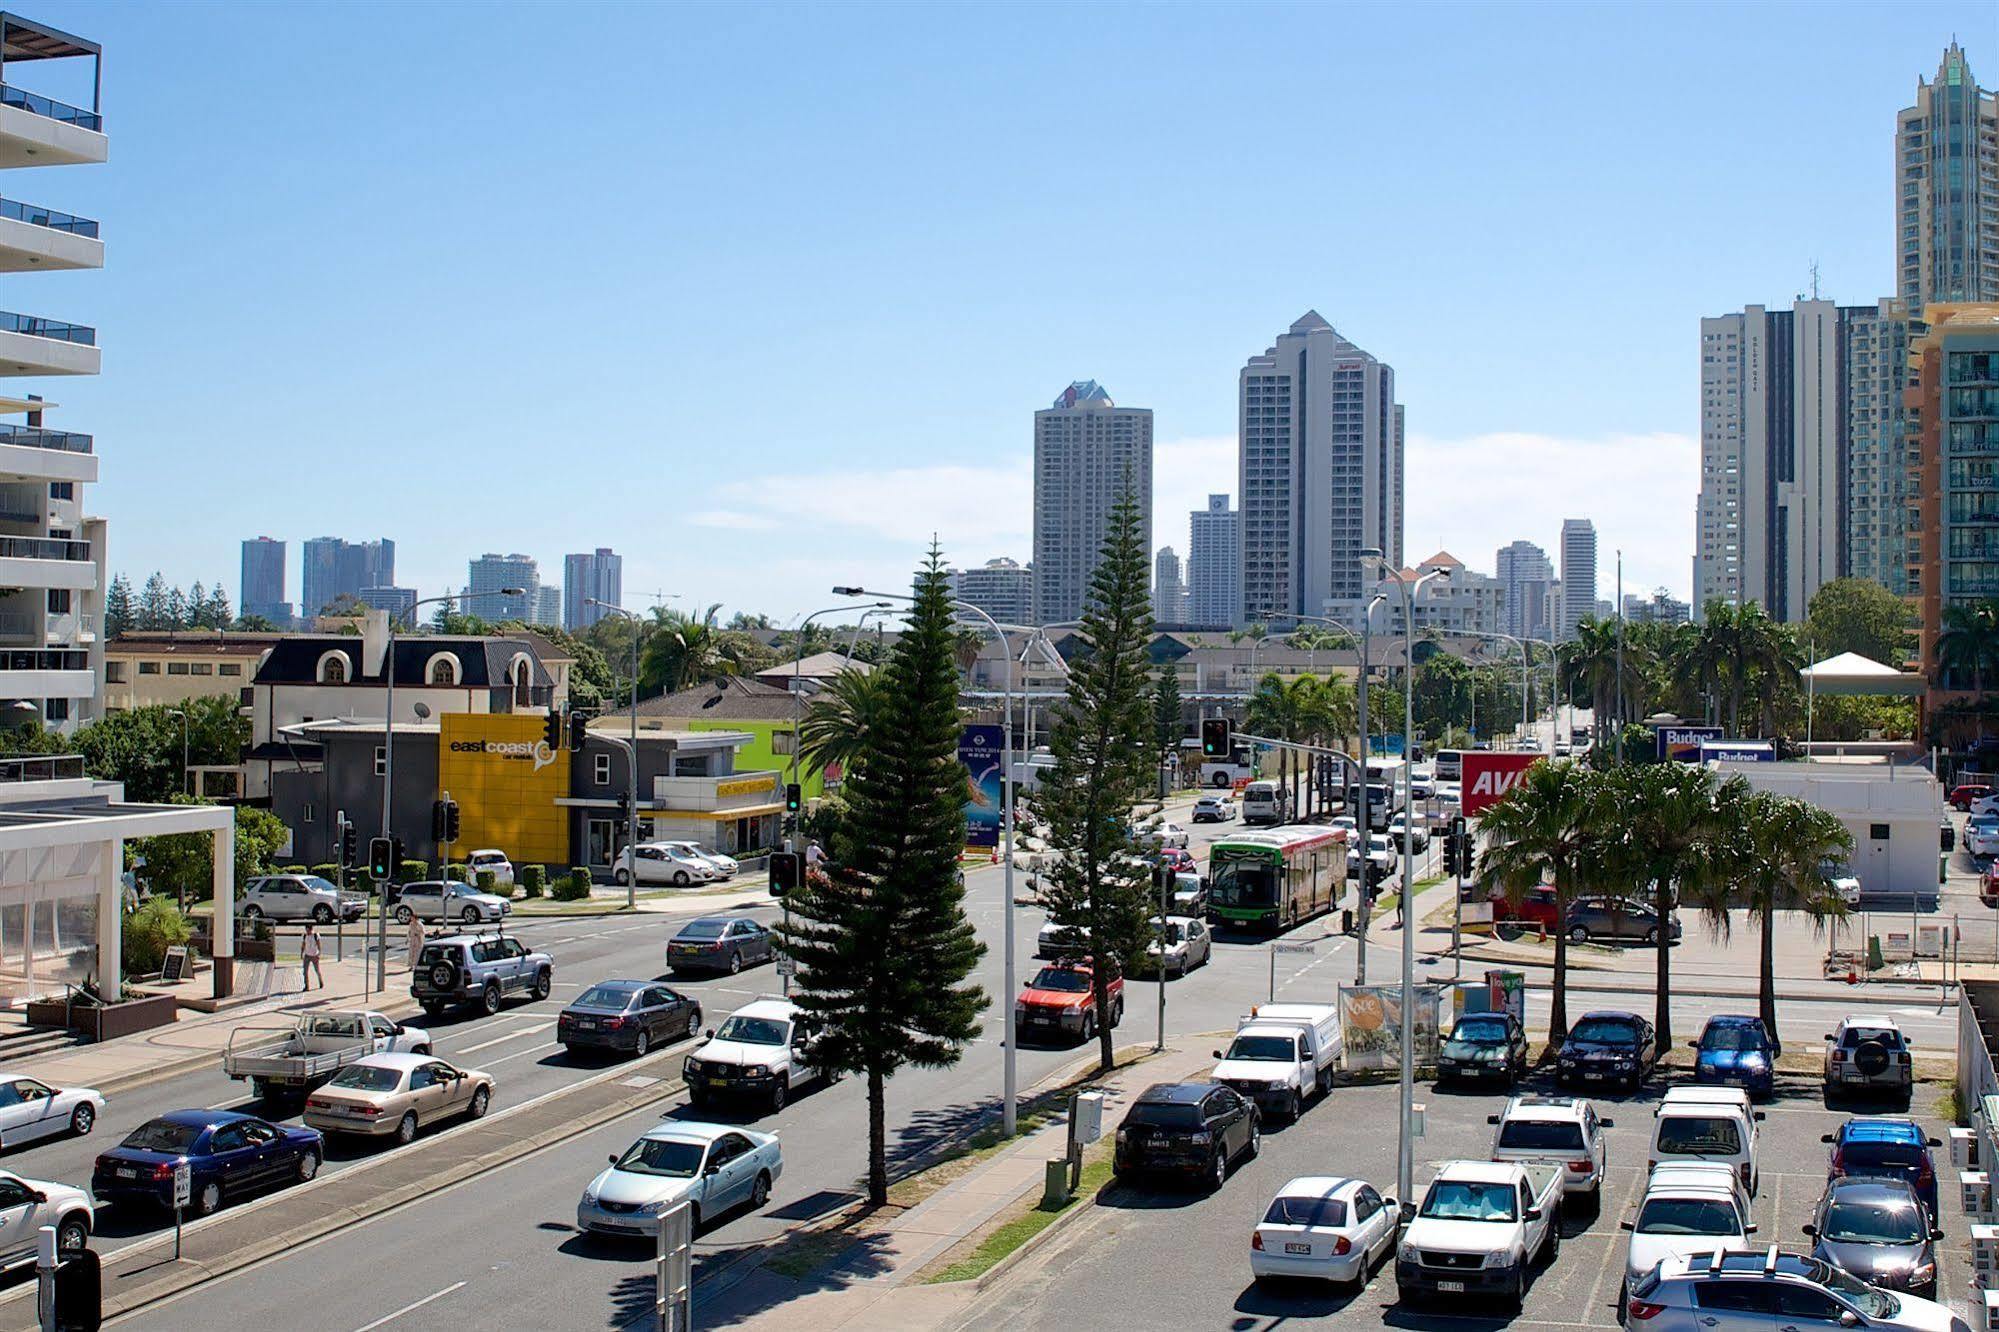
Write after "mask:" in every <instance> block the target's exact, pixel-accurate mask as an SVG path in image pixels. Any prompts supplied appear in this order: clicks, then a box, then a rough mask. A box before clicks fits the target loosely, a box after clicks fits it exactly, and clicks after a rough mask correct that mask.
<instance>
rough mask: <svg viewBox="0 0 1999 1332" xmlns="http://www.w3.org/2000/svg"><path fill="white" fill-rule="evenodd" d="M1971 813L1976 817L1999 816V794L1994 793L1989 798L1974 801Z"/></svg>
mask: <svg viewBox="0 0 1999 1332" xmlns="http://www.w3.org/2000/svg"><path fill="white" fill-rule="evenodd" d="M1970 812H1971V813H1972V814H1974V815H1976V814H1999V792H1994V793H1993V794H1991V795H1989V796H1980V797H1979V798H1978V799H1976V800H1974V801H1972V802H1971V809H1970Z"/></svg>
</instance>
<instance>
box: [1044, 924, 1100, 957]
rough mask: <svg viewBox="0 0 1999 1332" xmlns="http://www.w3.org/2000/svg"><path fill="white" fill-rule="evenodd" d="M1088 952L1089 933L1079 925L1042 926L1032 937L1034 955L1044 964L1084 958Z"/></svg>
mask: <svg viewBox="0 0 1999 1332" xmlns="http://www.w3.org/2000/svg"><path fill="white" fill-rule="evenodd" d="M1089 951H1090V931H1089V929H1088V928H1087V927H1085V926H1081V925H1060V924H1057V923H1056V922H1054V921H1052V920H1051V921H1049V922H1047V923H1046V924H1044V925H1043V926H1042V927H1041V928H1040V929H1039V930H1037V931H1035V935H1034V955H1035V956H1036V957H1038V958H1040V959H1042V960H1043V961H1044V962H1054V961H1060V960H1061V959H1063V958H1066V957H1086V956H1088V955H1089Z"/></svg>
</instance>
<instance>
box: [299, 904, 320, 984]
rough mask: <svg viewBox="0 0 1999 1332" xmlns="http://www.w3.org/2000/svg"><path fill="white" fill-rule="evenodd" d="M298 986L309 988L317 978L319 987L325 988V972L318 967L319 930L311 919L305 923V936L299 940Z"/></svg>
mask: <svg viewBox="0 0 1999 1332" xmlns="http://www.w3.org/2000/svg"><path fill="white" fill-rule="evenodd" d="M298 960H299V973H300V974H299V982H300V985H299V988H300V989H302V990H310V989H311V988H312V982H313V981H314V980H315V979H317V980H318V981H319V988H320V989H322V990H323V989H325V988H326V974H325V973H324V972H322V971H321V970H320V969H319V931H318V929H316V928H315V927H314V926H313V923H312V922H311V921H307V922H306V923H305V938H304V939H302V940H300V941H299V946H298Z"/></svg>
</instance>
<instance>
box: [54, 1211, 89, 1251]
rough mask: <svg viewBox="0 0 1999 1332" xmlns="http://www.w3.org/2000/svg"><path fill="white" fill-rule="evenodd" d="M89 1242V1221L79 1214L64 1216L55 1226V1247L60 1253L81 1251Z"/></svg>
mask: <svg viewBox="0 0 1999 1332" xmlns="http://www.w3.org/2000/svg"><path fill="white" fill-rule="evenodd" d="M89 1243H90V1222H88V1221H86V1220H84V1219H83V1218H82V1217H81V1216H66V1217H64V1218H63V1219H62V1224H61V1225H59V1226H57V1227H56V1249H57V1251H58V1252H61V1253H82V1252H83V1250H84V1246H86V1245H87V1244H89Z"/></svg>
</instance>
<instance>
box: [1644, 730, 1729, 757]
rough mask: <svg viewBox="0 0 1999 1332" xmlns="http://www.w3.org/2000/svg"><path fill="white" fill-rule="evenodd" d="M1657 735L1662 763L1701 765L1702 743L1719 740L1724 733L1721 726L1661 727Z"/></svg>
mask: <svg viewBox="0 0 1999 1332" xmlns="http://www.w3.org/2000/svg"><path fill="white" fill-rule="evenodd" d="M1657 734H1658V743H1659V751H1658V752H1659V761H1660V762H1661V763H1665V762H1667V761H1669V760H1670V761H1671V762H1674V763H1699V762H1700V761H1701V741H1703V740H1719V739H1721V735H1722V731H1721V727H1719V726H1661V727H1660V728H1659V730H1658V732H1657Z"/></svg>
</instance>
